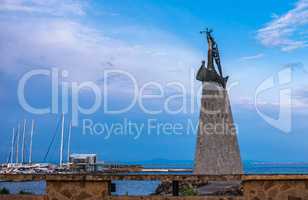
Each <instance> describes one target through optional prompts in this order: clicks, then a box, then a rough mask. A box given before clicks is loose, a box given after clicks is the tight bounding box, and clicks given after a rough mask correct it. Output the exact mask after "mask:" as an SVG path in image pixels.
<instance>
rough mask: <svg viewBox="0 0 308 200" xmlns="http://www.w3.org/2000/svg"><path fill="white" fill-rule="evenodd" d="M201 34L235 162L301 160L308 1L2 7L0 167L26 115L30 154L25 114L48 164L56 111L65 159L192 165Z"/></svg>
mask: <svg viewBox="0 0 308 200" xmlns="http://www.w3.org/2000/svg"><path fill="white" fill-rule="evenodd" d="M205 28H211V29H213V36H214V37H215V40H216V42H217V43H218V46H219V50H220V54H221V62H222V67H223V71H224V74H225V75H228V76H229V77H230V78H229V81H228V92H229V95H230V101H231V104H232V111H233V115H234V120H235V124H236V127H237V131H238V139H239V144H240V149H241V157H242V160H244V161H250V160H252V161H267V162H307V161H308V140H306V138H307V136H308V133H307V129H308V123H307V122H306V119H307V117H308V112H307V111H308V106H307V103H308V89H307V85H308V84H307V78H308V73H307V70H308V67H307V65H308V58H307V48H308V31H307V30H308V29H307V28H308V1H307V0H286V1H283V2H279V3H278V2H277V1H274V0H267V1H265V0H259V1H244V0H238V1H226V0H217V1H201V0H196V1H183V0H140V1H135V0H113V1H105V0H80V1H78V0H76V1H71V0H44V1H42V0H0V29H1V31H0V52H1V54H0V103H1V104H0V109H1V113H2V115H1V116H0V124H1V131H0V161H2V162H6V160H7V159H8V157H9V152H10V147H11V141H12V129H13V128H15V129H16V128H17V127H18V124H20V127H22V126H23V120H24V119H26V120H27V122H28V123H26V131H25V133H26V139H25V140H26V146H27V147H28V145H29V134H30V130H31V126H30V121H31V120H32V119H34V120H35V129H34V136H33V159H34V160H35V161H37V162H42V161H44V156H45V154H46V152H47V150H48V146H49V144H50V142H51V140H52V138H53V135H54V134H55V142H54V143H53V145H52V146H51V150H50V153H49V154H48V156H47V161H51V162H57V161H58V160H59V148H60V134H61V128H59V127H60V125H59V124H60V121H61V120H60V119H61V113H62V112H64V113H65V129H64V133H65V141H67V138H68V132H69V123H70V120H72V123H73V127H72V131H71V133H72V136H71V152H73V153H96V154H97V155H98V156H99V159H100V160H102V161H114V162H120V161H122V162H124V161H128V162H141V161H147V160H155V159H164V160H173V161H174V160H177V161H185V160H193V159H194V151H195V142H196V132H197V131H196V125H197V123H198V117H199V113H200V112H199V111H200V110H199V109H200V88H201V83H200V82H198V81H196V80H195V78H194V76H195V73H196V71H197V70H198V68H199V67H200V64H201V60H204V59H206V53H207V44H206V41H205V38H204V36H202V35H200V31H201V30H205ZM31 73H32V77H31V78H28V79H26V77H27V76H28V75H29V74H31ZM35 74H36V75H35ZM23 80H26V82H25V84H24V85H25V87H22V83H23ZM23 97H24V98H23ZM27 105H30V106H31V107H35V108H37V109H36V111H38V108H40V111H41V112H34V111H33V110H31V111H30V110H29V106H28V107H27ZM43 108H45V109H44V110H42V109H43ZM20 130H21V131H20V132H22V128H20ZM64 148H65V149H66V148H67V142H65V145H64ZM28 151H29V148H26V153H28ZM66 154H67V151H66V150H65V156H66ZM26 157H27V159H28V154H27V156H26Z"/></svg>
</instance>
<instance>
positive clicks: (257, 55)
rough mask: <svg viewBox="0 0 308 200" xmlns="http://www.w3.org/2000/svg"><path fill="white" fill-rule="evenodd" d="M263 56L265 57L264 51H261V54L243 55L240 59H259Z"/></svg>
mask: <svg viewBox="0 0 308 200" xmlns="http://www.w3.org/2000/svg"><path fill="white" fill-rule="evenodd" d="M263 57H264V54H263V53H259V54H256V55H253V56H244V57H241V58H240V60H242V61H245V60H257V59H260V58H263Z"/></svg>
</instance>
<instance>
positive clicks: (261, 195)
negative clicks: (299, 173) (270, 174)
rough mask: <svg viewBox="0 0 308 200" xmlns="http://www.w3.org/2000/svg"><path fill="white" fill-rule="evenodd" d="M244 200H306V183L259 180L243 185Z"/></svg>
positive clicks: (307, 192)
mask: <svg viewBox="0 0 308 200" xmlns="http://www.w3.org/2000/svg"><path fill="white" fill-rule="evenodd" d="M243 187H244V197H245V200H246V199H247V200H308V181H305V180H297V181H294V180H282V181H280V180H275V181H272V180H260V181H245V182H244V183H243Z"/></svg>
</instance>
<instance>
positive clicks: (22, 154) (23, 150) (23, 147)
mask: <svg viewBox="0 0 308 200" xmlns="http://www.w3.org/2000/svg"><path fill="white" fill-rule="evenodd" d="M26 124H27V121H26V120H24V128H23V131H22V144H21V151H22V152H21V163H24V161H25V160H24V159H25V134H26Z"/></svg>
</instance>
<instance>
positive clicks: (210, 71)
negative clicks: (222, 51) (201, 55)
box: [196, 29, 228, 88]
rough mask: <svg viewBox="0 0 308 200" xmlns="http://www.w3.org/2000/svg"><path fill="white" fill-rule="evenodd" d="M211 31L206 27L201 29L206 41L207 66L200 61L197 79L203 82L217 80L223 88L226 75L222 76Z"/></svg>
mask: <svg viewBox="0 0 308 200" xmlns="http://www.w3.org/2000/svg"><path fill="white" fill-rule="evenodd" d="M212 32H213V31H212V30H209V29H206V31H201V32H200V33H201V34H204V33H206V38H207V42H208V55H207V56H208V58H207V67H205V61H204V60H203V61H202V65H201V67H200V69H199V71H198V73H197V77H196V78H197V80H199V81H202V82H205V81H208V82H211V81H212V82H217V83H219V84H220V85H221V86H222V87H223V88H226V83H227V80H228V77H223V74H222V67H221V63H220V56H219V50H218V46H217V43H216V42H215V40H214V38H213V37H212V35H211V33H212ZM214 60H215V63H216V65H217V68H218V71H219V74H218V73H217V72H216V69H215V65H214Z"/></svg>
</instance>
